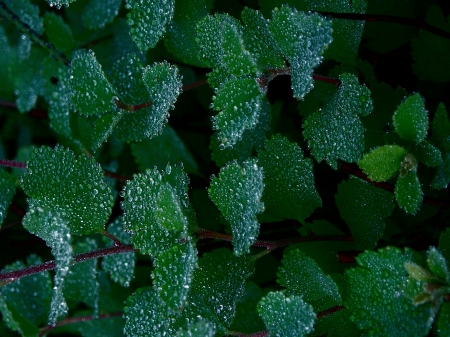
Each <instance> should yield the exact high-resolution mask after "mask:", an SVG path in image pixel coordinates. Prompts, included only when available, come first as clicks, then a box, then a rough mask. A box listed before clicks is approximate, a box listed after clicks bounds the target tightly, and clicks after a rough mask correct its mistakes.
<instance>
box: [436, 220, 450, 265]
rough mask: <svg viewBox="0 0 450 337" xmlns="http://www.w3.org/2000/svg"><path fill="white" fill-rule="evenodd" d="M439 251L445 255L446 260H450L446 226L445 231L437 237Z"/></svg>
mask: <svg viewBox="0 0 450 337" xmlns="http://www.w3.org/2000/svg"><path fill="white" fill-rule="evenodd" d="M438 249H439V251H440V252H441V253H442V255H443V256H444V257H445V259H446V260H447V261H449V260H450V228H447V229H446V230H445V232H442V233H441V235H440V237H439V245H438Z"/></svg>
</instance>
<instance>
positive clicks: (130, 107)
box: [114, 98, 152, 112]
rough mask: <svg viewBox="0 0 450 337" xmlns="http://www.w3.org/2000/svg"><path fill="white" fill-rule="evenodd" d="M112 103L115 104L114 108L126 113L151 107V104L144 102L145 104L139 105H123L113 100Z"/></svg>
mask: <svg viewBox="0 0 450 337" xmlns="http://www.w3.org/2000/svg"><path fill="white" fill-rule="evenodd" d="M114 103H115V104H116V106H117V107H118V108H119V109H122V110H125V111H128V112H135V111H138V110H141V109H144V108H148V107H149V106H151V105H152V102H145V103H141V104H135V105H133V104H127V103H123V102H121V101H119V100H118V99H116V98H115V99H114Z"/></svg>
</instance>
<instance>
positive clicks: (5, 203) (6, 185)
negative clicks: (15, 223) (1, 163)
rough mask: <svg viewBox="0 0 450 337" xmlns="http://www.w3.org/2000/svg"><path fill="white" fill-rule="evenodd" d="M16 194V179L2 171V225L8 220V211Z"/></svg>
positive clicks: (0, 189)
mask: <svg viewBox="0 0 450 337" xmlns="http://www.w3.org/2000/svg"><path fill="white" fill-rule="evenodd" d="M15 193H16V179H15V177H14V176H13V175H11V174H9V173H8V172H6V171H4V170H0V225H1V224H2V223H3V220H5V218H6V212H7V209H8V207H9V205H10V203H11V201H12V198H13V196H14V194H15Z"/></svg>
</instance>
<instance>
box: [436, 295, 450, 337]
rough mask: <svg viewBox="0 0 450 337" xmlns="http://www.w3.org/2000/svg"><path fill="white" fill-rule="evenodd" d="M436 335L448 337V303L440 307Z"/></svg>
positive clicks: (449, 314)
mask: <svg viewBox="0 0 450 337" xmlns="http://www.w3.org/2000/svg"><path fill="white" fill-rule="evenodd" d="M437 326H438V333H439V336H441V337H449V336H450V303H448V302H446V303H444V304H443V305H442V307H441V311H440V312H439V317H438V321H437Z"/></svg>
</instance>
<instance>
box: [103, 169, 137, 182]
mask: <svg viewBox="0 0 450 337" xmlns="http://www.w3.org/2000/svg"><path fill="white" fill-rule="evenodd" d="M104 172H105V176H107V177H110V178H113V179H117V180H121V181H128V180H131V178H128V177H124V176H121V175H120V174H116V173H114V172H111V171H107V170H104Z"/></svg>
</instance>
